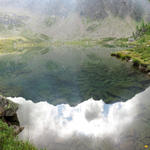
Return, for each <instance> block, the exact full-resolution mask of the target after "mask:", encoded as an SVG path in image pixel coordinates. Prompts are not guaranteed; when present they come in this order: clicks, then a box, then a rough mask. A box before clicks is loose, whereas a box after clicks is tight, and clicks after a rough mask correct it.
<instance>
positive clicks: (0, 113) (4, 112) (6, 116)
mask: <svg viewBox="0 0 150 150" xmlns="http://www.w3.org/2000/svg"><path fill="white" fill-rule="evenodd" d="M17 110H18V104H16V103H13V102H11V101H10V100H8V99H7V98H5V97H3V96H0V119H1V120H2V121H4V122H6V123H7V124H8V125H9V126H11V127H13V128H14V131H15V134H16V135H18V134H19V133H20V132H21V131H22V130H23V127H20V123H19V120H18V117H17V113H16V112H17Z"/></svg>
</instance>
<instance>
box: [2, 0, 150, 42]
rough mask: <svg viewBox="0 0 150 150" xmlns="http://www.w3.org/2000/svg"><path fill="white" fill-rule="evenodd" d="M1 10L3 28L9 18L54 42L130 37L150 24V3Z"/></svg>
mask: <svg viewBox="0 0 150 150" xmlns="http://www.w3.org/2000/svg"><path fill="white" fill-rule="evenodd" d="M0 8H1V10H0V13H1V12H2V13H3V15H2V18H1V19H2V21H0V23H2V26H3V23H4V24H5V25H6V24H7V23H6V22H7V18H8V19H9V20H13V21H9V23H10V22H11V23H10V24H9V25H13V26H14V24H12V22H15V27H16V24H17V28H18V22H19V27H20V24H21V30H22V29H30V30H32V31H34V32H40V33H44V34H47V35H48V36H50V37H52V38H54V39H75V38H80V37H81V38H82V37H92V38H94V37H95V38H98V37H106V35H107V36H115V37H127V36H130V35H131V34H132V32H134V31H135V28H136V25H137V23H138V22H140V21H142V20H143V19H144V20H150V18H149V14H150V4H149V2H148V0H119V1H118V0H92V1H91V0H42V1H41V0H36V1H35V0H0ZM4 12H6V13H5V14H4ZM12 14H13V18H12V17H11V15H12ZM6 16H7V17H6ZM8 16H9V17H8ZM14 16H17V17H15V18H14ZM18 16H19V17H18ZM5 18H6V19H5ZM16 18H17V19H16ZM19 18H20V19H19ZM24 18H26V19H24ZM20 22H21V23H20ZM9 28H12V27H9ZM2 30H3V29H2ZM17 30H20V28H19V29H17Z"/></svg>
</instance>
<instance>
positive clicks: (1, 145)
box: [0, 120, 38, 150]
mask: <svg viewBox="0 0 150 150" xmlns="http://www.w3.org/2000/svg"><path fill="white" fill-rule="evenodd" d="M0 150H38V149H37V148H35V147H34V146H33V145H32V144H30V143H29V142H23V141H21V140H19V139H18V137H16V136H15V133H14V130H13V129H12V128H11V127H8V125H7V124H6V123H4V122H2V121H1V120H0Z"/></svg>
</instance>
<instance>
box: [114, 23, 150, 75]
mask: <svg viewBox="0 0 150 150" xmlns="http://www.w3.org/2000/svg"><path fill="white" fill-rule="evenodd" d="M133 39H134V40H133V41H131V42H129V41H128V42H127V44H128V45H129V46H128V47H130V48H128V49H125V50H122V51H118V52H115V53H112V54H111V56H115V57H117V58H120V59H122V60H126V61H128V62H132V64H133V66H134V67H136V68H137V69H139V70H140V71H141V72H143V73H147V74H148V75H149V76H150V24H146V25H144V24H143V25H142V26H141V27H139V28H138V29H137V31H136V33H133Z"/></svg>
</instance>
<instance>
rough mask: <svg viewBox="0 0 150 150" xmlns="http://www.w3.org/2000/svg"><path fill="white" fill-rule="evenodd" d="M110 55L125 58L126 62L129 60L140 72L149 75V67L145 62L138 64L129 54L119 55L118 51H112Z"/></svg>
mask: <svg viewBox="0 0 150 150" xmlns="http://www.w3.org/2000/svg"><path fill="white" fill-rule="evenodd" d="M111 56H114V57H117V58H118V59H122V60H126V61H127V62H131V63H132V65H133V67H135V68H137V69H138V70H140V71H141V72H142V73H145V74H147V75H148V76H149V77H150V69H149V68H148V67H147V65H145V64H140V63H139V62H137V61H133V59H132V58H131V57H129V56H125V57H121V55H120V53H112V54H111Z"/></svg>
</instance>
